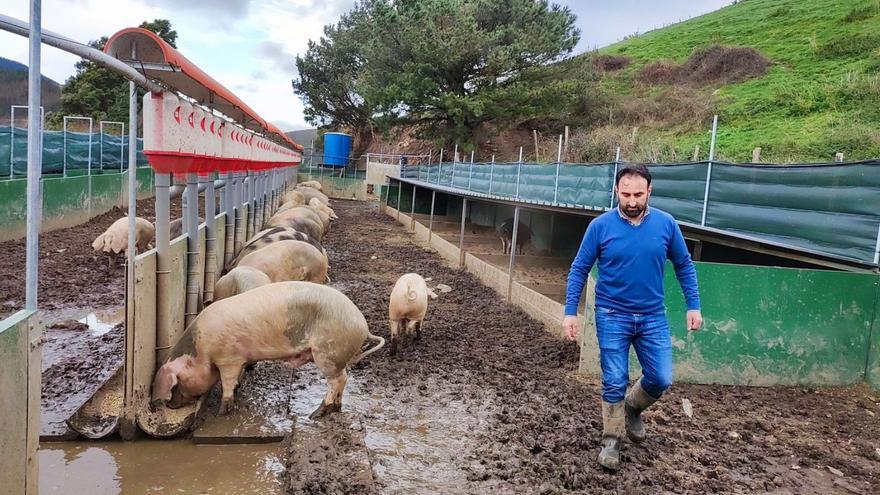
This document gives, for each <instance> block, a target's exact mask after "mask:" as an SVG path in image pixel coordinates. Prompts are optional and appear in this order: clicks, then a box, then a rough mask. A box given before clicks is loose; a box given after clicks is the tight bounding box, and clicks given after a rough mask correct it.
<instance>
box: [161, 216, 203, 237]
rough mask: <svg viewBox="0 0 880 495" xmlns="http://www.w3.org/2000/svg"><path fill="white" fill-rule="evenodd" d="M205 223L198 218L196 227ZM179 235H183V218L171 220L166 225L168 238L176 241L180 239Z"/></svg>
mask: <svg viewBox="0 0 880 495" xmlns="http://www.w3.org/2000/svg"><path fill="white" fill-rule="evenodd" d="M203 223H205V219H204V218H202V217H199V218H198V225H201V224H203ZM180 234H183V217H180V218H178V219H175V220H172V221H171V223H169V224H168V238H169V239H176V238H178V237H180Z"/></svg>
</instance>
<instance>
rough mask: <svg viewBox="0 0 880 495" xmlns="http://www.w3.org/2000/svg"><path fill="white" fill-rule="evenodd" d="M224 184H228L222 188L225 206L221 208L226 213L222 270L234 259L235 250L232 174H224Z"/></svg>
mask: <svg viewBox="0 0 880 495" xmlns="http://www.w3.org/2000/svg"><path fill="white" fill-rule="evenodd" d="M226 183H227V184H229V187H227V188H224V190H223V197H224V198H226V206H225V207H223V212H224V213H226V239H225V242H226V244H225V246H226V248H225V249H224V250H223V267H224V268H227V267H229V263H231V262H232V259H233V258H234V257H235V253H234V252H233V250H234V249H235V207H234V206H233V203H234V199H233V190H234V187H233V179H232V172H226Z"/></svg>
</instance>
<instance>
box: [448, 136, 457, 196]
mask: <svg viewBox="0 0 880 495" xmlns="http://www.w3.org/2000/svg"><path fill="white" fill-rule="evenodd" d="M457 161H458V144H456V145H455V151H454V152H453V153H452V179H450V180H449V185H450V186H452V187H455V163H456V162H457Z"/></svg>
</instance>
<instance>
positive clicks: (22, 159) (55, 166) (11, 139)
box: [0, 126, 148, 179]
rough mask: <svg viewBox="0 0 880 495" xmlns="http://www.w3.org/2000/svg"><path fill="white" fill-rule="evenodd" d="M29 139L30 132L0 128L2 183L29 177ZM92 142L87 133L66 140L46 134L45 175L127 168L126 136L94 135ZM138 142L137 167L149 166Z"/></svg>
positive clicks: (69, 135)
mask: <svg viewBox="0 0 880 495" xmlns="http://www.w3.org/2000/svg"><path fill="white" fill-rule="evenodd" d="M27 135H28V133H27V129H23V128H19V127H14V128H10V127H8V126H0V179H4V178H8V177H24V176H25V175H27ZM89 138H90V136H89V133H87V132H71V131H67V133H66V137H65V133H64V132H63V131H43V174H62V173H65V172H67V173H69V174H71V175H78V174H82V173H87V172H88V171H89V170H90V169H91V172H92V173H93V174H94V173H101V172H102V171H104V170H108V171H114V172H118V171H119V169H120V165H124V166H125V167H127V166H128V137H127V136H124V137H122V136H117V135H113V134H108V133H104V134H103V135H102V134H100V133H97V132H96V133H93V134H92V135H91V142H90V139H89ZM137 142H138V154H137V163H138V166H139V167H144V166H147V165H148V163H147V158H146V156H144V154H143V148H144V141H143V139H138V141H137ZM120 147H121V153H120ZM90 150H91V155H90V154H89V151H90ZM120 155H121V157H122V159H121V161H120ZM90 159H91V161H90ZM10 167H11V170H12V173H10Z"/></svg>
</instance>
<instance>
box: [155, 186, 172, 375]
mask: <svg viewBox="0 0 880 495" xmlns="http://www.w3.org/2000/svg"><path fill="white" fill-rule="evenodd" d="M170 187H171V174H156V349H157V351H158V352H157V353H156V364H157V366H158V365H161V364H163V363H164V362H165V358H166V357H168V354H169V353H170V352H171V344H172V342H171V335H170V333H171V314H170V312H171V306H172V304H171V300H170V291H169V287H170V282H171V280H170V277H171V239H170V238H171V233H170V230H169V225H168V223H169V220H170V216H171V215H170V210H171V194H170V191H169V189H170Z"/></svg>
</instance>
